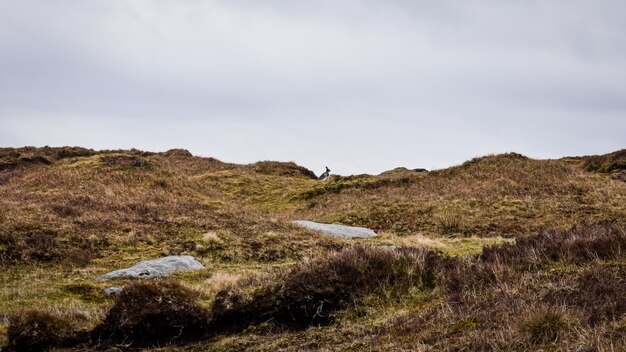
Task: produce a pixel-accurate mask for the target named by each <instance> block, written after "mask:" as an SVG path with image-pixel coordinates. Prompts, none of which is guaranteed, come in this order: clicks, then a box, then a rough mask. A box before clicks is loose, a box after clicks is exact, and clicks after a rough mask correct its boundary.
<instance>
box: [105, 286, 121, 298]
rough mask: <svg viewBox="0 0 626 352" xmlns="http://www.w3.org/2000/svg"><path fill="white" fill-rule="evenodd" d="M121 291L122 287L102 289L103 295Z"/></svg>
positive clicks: (116, 293) (115, 294)
mask: <svg viewBox="0 0 626 352" xmlns="http://www.w3.org/2000/svg"><path fill="white" fill-rule="evenodd" d="M121 292H122V288H121V287H109V288H107V289H105V290H104V295H105V296H111V295H114V296H117V295H119V294H120V293H121Z"/></svg>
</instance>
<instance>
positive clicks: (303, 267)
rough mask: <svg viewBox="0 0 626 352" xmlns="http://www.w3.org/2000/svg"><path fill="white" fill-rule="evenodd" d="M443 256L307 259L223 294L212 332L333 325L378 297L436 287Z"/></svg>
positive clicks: (413, 252)
mask: <svg viewBox="0 0 626 352" xmlns="http://www.w3.org/2000/svg"><path fill="white" fill-rule="evenodd" d="M437 259H438V256H437V255H435V254H433V253H432V252H429V251H426V250H421V249H415V248H413V249H397V250H391V249H381V248H376V247H364V246H355V247H351V248H346V249H344V250H342V251H340V252H337V253H333V254H329V255H328V256H326V257H322V258H317V259H314V260H307V261H304V262H303V263H301V264H298V265H296V266H294V267H292V268H290V269H288V270H285V271H282V272H278V273H276V274H274V275H271V276H269V277H266V278H265V279H264V280H262V281H261V282H259V280H256V281H253V282H251V283H244V284H242V285H241V286H239V287H234V288H230V289H225V290H222V291H220V292H218V294H217V296H216V299H215V303H214V306H213V328H214V329H215V330H217V331H220V330H225V331H231V332H232V331H238V330H241V329H244V328H246V327H247V326H248V325H250V324H257V323H262V322H268V321H271V322H272V323H273V324H274V325H277V326H280V327H284V328H287V329H303V328H306V327H308V326H310V325H327V324H330V323H331V322H333V320H334V318H335V314H334V313H335V312H336V311H337V310H340V309H344V308H347V307H349V306H351V305H353V304H355V301H357V300H358V299H359V298H361V297H363V296H365V295H368V294H373V293H381V292H386V293H389V292H392V291H397V292H406V289H407V288H408V287H411V286H417V287H432V286H433V285H434V276H433V271H432V266H433V265H432V264H433V263H434V262H435V261H436V260H437Z"/></svg>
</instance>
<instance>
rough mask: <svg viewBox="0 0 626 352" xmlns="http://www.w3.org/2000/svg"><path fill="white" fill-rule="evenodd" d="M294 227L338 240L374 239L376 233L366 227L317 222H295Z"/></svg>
mask: <svg viewBox="0 0 626 352" xmlns="http://www.w3.org/2000/svg"><path fill="white" fill-rule="evenodd" d="M293 223H294V224H295V225H298V226H301V227H305V228H307V229H310V230H315V231H319V232H322V233H325V234H327V235H330V236H333V237H339V238H361V237H366V238H367V237H374V236H376V232H374V230H371V229H368V228H366V227H357V226H346V225H339V224H322V223H319V222H313V221H305V220H296V221H294V222H293Z"/></svg>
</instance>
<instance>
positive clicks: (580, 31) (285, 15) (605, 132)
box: [0, 0, 626, 174]
mask: <svg viewBox="0 0 626 352" xmlns="http://www.w3.org/2000/svg"><path fill="white" fill-rule="evenodd" d="M625 19H626V1H623V0H615V1H602V0H593V1H592V0H589V1H576V0H563V1H549V0H540V1H522V0H510V1H496V0H493V1H441V0H437V1H409V0H406V1H402V0H398V1H393V0H385V1H379V0H371V1H370V0H360V1H356V0H328V1H327V0H315V1H296V0H284V1H280V0H270V1H268V0H264V1H258V0H250V1H244V0H224V1H192V0H189V1H183V0H177V1H157V0H152V1H147V0H146V1H140V0H132V1H131V0H123V1H122V0H120V1H113V0H102V1H89V0H75V1H69V0H56V1H49V0H41V1H34V0H0V146H23V145H35V146H44V145H50V146H62V145H78V146H84V147H90V148H96V149H105V148H109V149H111V148H112V149H118V148H131V147H135V148H139V149H144V150H151V151H164V150H167V149H169V148H173V147H181V148H186V149H188V150H190V151H191V152H192V153H194V154H195V155H202V156H213V157H216V158H218V159H222V160H224V161H231V162H244V163H245V162H253V161H257V160H281V161H296V162H297V163H299V164H302V165H304V166H307V167H309V168H311V169H313V170H314V171H316V172H318V173H320V172H321V171H323V168H324V166H325V165H328V166H329V167H330V168H331V169H332V170H333V172H336V173H340V174H350V173H362V172H368V173H379V172H381V171H383V170H387V169H391V168H393V167H396V166H406V167H410V168H417V167H425V168H429V169H432V168H441V167H446V166H451V165H454V164H458V163H460V162H462V161H464V160H467V159H469V158H472V157H475V156H479V155H485V154H490V153H500V152H507V151H516V152H520V153H523V154H526V155H529V156H531V157H537V158H551V157H560V156H565V155H583V154H598V153H606V152H610V151H614V150H617V149H621V148H626V20H625Z"/></svg>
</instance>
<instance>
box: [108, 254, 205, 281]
mask: <svg viewBox="0 0 626 352" xmlns="http://www.w3.org/2000/svg"><path fill="white" fill-rule="evenodd" d="M199 269H204V265H202V264H201V263H200V262H198V261H197V260H196V259H195V258H194V257H192V256H190V255H174V256H169V257H163V258H159V259H152V260H144V261H141V262H139V263H137V264H135V265H133V266H131V267H130V268H127V269H120V270H115V271H112V272H110V273H108V274H105V275H102V276H100V277H99V278H97V279H96V280H97V281H105V280H110V279H115V278H118V277H130V278H138V279H150V278H153V277H158V276H164V275H168V274H171V273H175V272H177V271H189V270H199Z"/></svg>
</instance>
